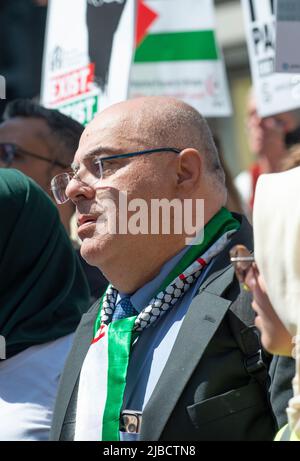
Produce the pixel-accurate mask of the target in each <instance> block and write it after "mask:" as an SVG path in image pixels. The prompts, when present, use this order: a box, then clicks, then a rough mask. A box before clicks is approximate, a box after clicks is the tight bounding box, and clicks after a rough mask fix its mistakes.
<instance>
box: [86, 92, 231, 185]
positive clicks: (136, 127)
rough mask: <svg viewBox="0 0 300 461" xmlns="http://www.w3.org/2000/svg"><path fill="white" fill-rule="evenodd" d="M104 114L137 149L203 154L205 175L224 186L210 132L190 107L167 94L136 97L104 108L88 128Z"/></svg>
mask: <svg viewBox="0 0 300 461" xmlns="http://www.w3.org/2000/svg"><path fill="white" fill-rule="evenodd" d="M105 115H108V116H111V117H109V119H110V120H111V123H112V124H116V125H119V126H120V127H122V128H123V129H124V130H125V131H126V133H127V136H128V138H127V139H128V141H129V142H130V141H131V142H133V143H136V145H137V147H139V148H145V149H147V148H156V147H157V148H159V147H164V146H168V147H175V148H178V149H180V150H183V149H186V148H193V149H196V150H197V151H199V152H200V153H201V154H202V156H203V159H204V164H205V168H206V170H207V174H208V175H209V176H211V179H212V180H213V182H214V183H217V185H219V186H220V187H221V188H223V189H224V188H225V174H224V171H223V168H222V166H221V164H220V160H219V155H218V152H217V149H216V146H215V143H214V140H213V138H212V134H211V131H210V129H209V127H208V124H207V122H206V120H205V119H204V118H203V117H202V115H201V114H200V113H199V112H197V111H196V110H195V109H194V108H193V107H191V106H189V105H188V104H186V103H184V102H183V101H180V100H178V99H175V98H170V97H161V96H151V97H142V98H136V99H131V100H129V101H124V102H121V103H118V104H114V105H113V106H111V107H109V108H108V109H106V110H104V111H103V112H102V113H100V114H99V115H98V116H97V117H96V118H95V119H94V121H93V122H92V123H91V125H90V127H91V128H92V129H97V127H98V126H99V125H98V123H99V122H100V125H101V120H102V118H103V116H105ZM99 128H100V127H99ZM136 136H137V138H136Z"/></svg>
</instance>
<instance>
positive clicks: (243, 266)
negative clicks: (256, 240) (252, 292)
mask: <svg viewBox="0 0 300 461" xmlns="http://www.w3.org/2000/svg"><path fill="white" fill-rule="evenodd" d="M229 254H230V261H231V262H232V263H233V265H234V268H235V274H236V277H237V279H238V280H239V282H240V283H243V284H245V280H246V277H247V275H248V273H249V271H250V269H252V268H255V267H256V266H255V259H254V255H253V254H251V253H250V251H249V250H248V248H246V247H245V246H244V245H236V246H234V247H233V248H231V250H230V252H229Z"/></svg>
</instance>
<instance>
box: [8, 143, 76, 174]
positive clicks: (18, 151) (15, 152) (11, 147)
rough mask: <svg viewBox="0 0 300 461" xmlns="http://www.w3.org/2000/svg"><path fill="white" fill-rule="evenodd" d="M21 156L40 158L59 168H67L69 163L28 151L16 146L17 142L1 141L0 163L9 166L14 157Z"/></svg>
mask: <svg viewBox="0 0 300 461" xmlns="http://www.w3.org/2000/svg"><path fill="white" fill-rule="evenodd" d="M22 156H25V157H31V158H35V159H37V160H42V161H43V162H48V163H51V164H52V165H57V166H60V167H61V168H68V167H69V165H66V164H64V163H61V162H59V161H58V160H55V159H51V158H47V157H42V156H41V155H38V154H34V153H32V152H28V151H27V150H24V149H22V148H21V147H19V146H17V144H13V143H8V142H1V143H0V164H3V165H4V166H5V167H6V168H9V167H10V166H11V164H12V163H13V161H14V160H15V159H18V158H20V157H22Z"/></svg>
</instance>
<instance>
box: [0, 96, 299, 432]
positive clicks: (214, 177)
mask: <svg viewBox="0 0 300 461" xmlns="http://www.w3.org/2000/svg"><path fill="white" fill-rule="evenodd" d="M248 124H249V125H248V126H249V130H248V133H249V138H250V139H249V140H250V143H251V146H252V149H253V152H254V153H255V154H256V163H255V164H254V166H253V167H252V168H251V169H250V170H249V171H248V172H243V173H242V174H241V175H240V176H239V177H238V178H236V179H235V180H233V179H232V177H231V175H230V172H229V170H228V168H226V165H224V159H221V160H220V155H219V152H218V150H220V149H221V147H220V141H219V140H218V139H215V140H214V137H213V135H212V133H211V131H210V128H209V126H208V124H207V122H206V120H205V119H204V118H203V117H202V116H201V114H199V113H198V112H197V111H196V110H195V109H193V108H192V107H191V106H189V105H188V104H186V103H184V102H182V101H179V100H176V99H173V98H168V97H144V98H138V99H131V100H128V101H125V102H122V103H119V104H115V105H113V106H111V107H109V108H107V109H106V110H104V111H102V112H100V113H99V114H98V115H97V116H96V117H95V118H94V120H93V121H92V122H91V123H90V124H88V125H87V127H86V128H85V129H84V127H83V126H81V125H80V124H79V123H77V122H75V121H74V120H72V119H70V118H69V117H67V116H65V115H62V114H60V113H59V112H57V111H55V110H50V109H46V108H44V107H41V106H40V105H38V104H37V103H35V102H33V101H31V100H15V101H12V102H10V103H8V104H7V106H6V109H5V112H4V114H3V120H2V123H1V124H0V211H1V215H2V217H3V219H2V224H1V229H0V252H1V258H0V274H1V280H2V283H1V285H0V306H1V311H0V312H1V314H0V334H1V335H2V336H3V337H4V338H5V341H6V357H5V358H2V357H1V358H2V360H1V361H0V440H48V439H50V440H77V441H78V440H90V441H98V440H99V441H101V440H111V441H118V440H121V441H128V440H130V441H138V440H147V441H157V440H168V441H198V440H199V441H201V440H245V441H246V440H251V441H252V440H253V441H254V440H273V439H274V438H275V436H276V434H277V433H278V432H279V431H280V432H279V433H278V435H277V439H278V440H298V439H299V437H300V397H299V395H300V387H299V361H300V352H299V351H300V346H299V344H300V343H299V333H298V328H299V325H300V322H299V320H298V318H299V314H298V312H299V307H298V299H299V294H300V293H299V292H300V257H299V254H298V242H299V239H300V208H299V207H300V205H299V200H298V188H299V184H300V166H299V164H300V160H299V159H300V156H299V152H300V147H299V146H298V145H297V143H298V142H299V141H300V129H299V120H298V112H297V111H294V112H291V113H285V114H279V115H276V116H272V117H268V118H265V119H262V118H260V117H259V115H258V114H257V112H256V109H255V101H254V96H253V93H251V95H250V99H249V120H248ZM215 141H216V142H215ZM216 144H217V145H218V149H217V148H216ZM228 192H229V194H228ZM239 192H240V195H239ZM124 193H126V197H127V201H128V203H130V204H131V205H130V206H129V208H128V210H127V211H128V216H127V218H128V220H129V221H130V220H132V219H133V218H134V216H135V215H134V212H136V211H137V205H136V204H137V201H142V202H143V203H144V204H146V205H147V207H148V208H147V209H148V210H150V211H151V206H152V205H151V204H152V203H153V201H155V200H167V201H168V202H169V203H171V202H172V203H173V202H174V200H175V201H177V202H179V203H184V201H185V200H190V201H191V203H196V202H197V200H199V199H201V200H202V203H203V209H202V212H203V216H202V218H203V219H202V221H201V222H202V224H201V227H200V228H198V229H197V232H196V234H195V235H193V240H192V241H191V239H189V243H188V244H187V243H186V242H187V238H190V237H191V236H190V235H188V233H187V230H186V228H184V229H183V230H182V232H181V233H176V232H175V231H172V230H171V231H170V232H168V233H166V232H163V231H162V229H161V228H159V231H158V232H157V231H156V232H135V233H132V232H122V231H120V229H118V230H117V231H116V232H111V231H109V230H110V229H111V227H110V225H111V223H112V222H113V220H114V218H115V216H116V215H117V216H118V217H119V215H120V214H121V200H122V197H121V196H122V194H124ZM55 200H56V201H57V203H56V205H57V206H55ZM108 202H109V203H110V204H112V205H113V206H107V205H106V204H107V203H108ZM150 211H149V214H151V212H150ZM191 213H192V218H193V222H195V221H197V213H199V209H198V208H195V207H192V211H191ZM173 214H174V215H175V211H174V213H172V211H171V212H170V219H172V218H173V217H174V216H173ZM245 215H246V216H247V217H248V219H247V217H246V216H245ZM147 216H148V215H147ZM148 217H149V216H148ZM144 218H145V217H144V216H139V220H140V221H142V220H143V219H144ZM182 219H183V217H182ZM249 221H253V226H254V227H253V229H254V233H253V231H252V227H251V225H250V224H249ZM141 224H142V223H141V222H140V225H141ZM103 228H104V229H105V231H103ZM171 228H172V226H171ZM140 229H141V227H140ZM172 229H173V228H172ZM198 234H199V235H200V234H201V235H202V238H200V237H199V235H198ZM253 235H254V241H253Z"/></svg>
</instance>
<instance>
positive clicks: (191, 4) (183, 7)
mask: <svg viewBox="0 0 300 461" xmlns="http://www.w3.org/2000/svg"><path fill="white" fill-rule="evenodd" d="M144 3H145V5H147V6H148V7H149V8H150V9H151V10H153V11H155V12H156V13H157V14H158V15H159V17H158V18H157V19H156V20H155V21H154V22H153V25H152V26H151V27H150V28H149V31H148V33H149V34H154V33H156V34H157V33H163V32H188V31H193V30H212V29H215V14H214V9H213V4H212V0H168V1H166V0H148V1H144ZM170 4H172V5H170Z"/></svg>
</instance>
